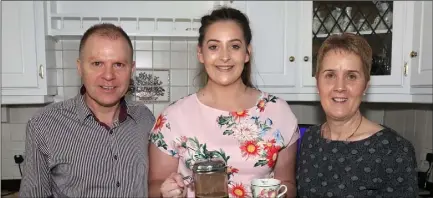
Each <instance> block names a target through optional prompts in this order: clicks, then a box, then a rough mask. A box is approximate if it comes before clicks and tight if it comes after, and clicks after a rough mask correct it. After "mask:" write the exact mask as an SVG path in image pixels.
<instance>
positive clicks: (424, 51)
mask: <svg viewBox="0 0 433 198" xmlns="http://www.w3.org/2000/svg"><path fill="white" fill-rule="evenodd" d="M412 10H413V16H414V17H413V18H410V19H409V21H408V23H410V24H411V25H413V27H412V28H411V29H413V30H414V31H411V32H409V35H410V33H412V36H411V37H410V36H409V37H410V38H412V39H413V40H412V47H411V48H409V49H411V50H412V51H410V52H407V53H408V56H406V57H410V58H409V60H408V61H407V62H406V63H405V64H406V65H408V67H410V70H409V76H410V86H411V93H412V94H413V95H414V97H415V101H420V102H422V101H423V97H422V96H424V97H425V96H430V97H431V95H432V88H431V87H432V84H433V82H432V76H433V74H432V64H433V63H432V56H431V55H432V23H431V19H432V2H431V1H416V2H414V4H413V9H412ZM430 100H431V99H430Z"/></svg>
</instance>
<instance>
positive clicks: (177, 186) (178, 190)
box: [161, 173, 186, 198]
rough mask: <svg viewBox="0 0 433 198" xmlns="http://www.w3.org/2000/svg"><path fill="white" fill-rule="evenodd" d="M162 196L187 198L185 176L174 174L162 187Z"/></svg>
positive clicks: (166, 197) (165, 197)
mask: <svg viewBox="0 0 433 198" xmlns="http://www.w3.org/2000/svg"><path fill="white" fill-rule="evenodd" d="M161 194H162V197H164V198H172V197H186V187H185V184H184V181H183V176H182V175H181V174H179V173H172V174H171V175H170V176H169V177H168V178H167V179H166V180H165V181H164V182H163V183H162V185H161Z"/></svg>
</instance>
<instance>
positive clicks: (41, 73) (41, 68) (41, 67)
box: [39, 64, 44, 79]
mask: <svg viewBox="0 0 433 198" xmlns="http://www.w3.org/2000/svg"><path fill="white" fill-rule="evenodd" d="M39 77H41V78H42V79H44V66H43V65H42V64H41V65H39Z"/></svg>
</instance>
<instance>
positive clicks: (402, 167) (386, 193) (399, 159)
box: [382, 139, 419, 198]
mask: <svg viewBox="0 0 433 198" xmlns="http://www.w3.org/2000/svg"><path fill="white" fill-rule="evenodd" d="M401 143H402V144H398V145H395V149H393V150H392V152H393V153H392V154H391V155H390V156H387V157H386V158H387V161H384V162H385V164H387V165H388V167H385V172H384V173H383V174H386V176H385V178H386V180H384V181H383V182H385V183H386V184H387V185H386V186H385V187H384V188H383V189H382V195H383V196H382V197H389V198H391V197H392V198H398V197H401V198H403V197H418V192H419V188H418V179H417V177H418V173H417V163H416V157H415V149H414V148H413V146H412V144H411V143H410V142H409V141H407V140H404V139H402V141H401Z"/></svg>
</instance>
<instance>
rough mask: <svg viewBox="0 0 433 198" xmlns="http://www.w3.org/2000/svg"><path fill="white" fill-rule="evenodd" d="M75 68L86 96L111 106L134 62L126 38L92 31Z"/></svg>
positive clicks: (123, 89) (121, 93) (122, 90)
mask: <svg viewBox="0 0 433 198" xmlns="http://www.w3.org/2000/svg"><path fill="white" fill-rule="evenodd" d="M77 67H78V73H79V74H80V76H81V79H82V81H83V84H84V86H85V87H86V99H87V100H88V101H89V102H94V103H96V104H97V105H99V106H104V107H111V106H114V105H116V104H117V103H118V102H119V101H120V99H121V98H122V97H123V96H124V95H125V94H126V92H127V91H128V87H129V82H130V77H131V73H132V72H133V70H134V69H135V62H134V61H133V60H132V51H131V49H130V47H129V45H128V42H127V41H126V39H124V38H123V37H120V36H118V37H116V38H113V37H109V36H102V35H98V34H94V35H91V36H90V37H89V38H88V40H87V41H86V43H85V45H84V47H83V49H82V51H81V56H80V58H79V59H78V60H77Z"/></svg>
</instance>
